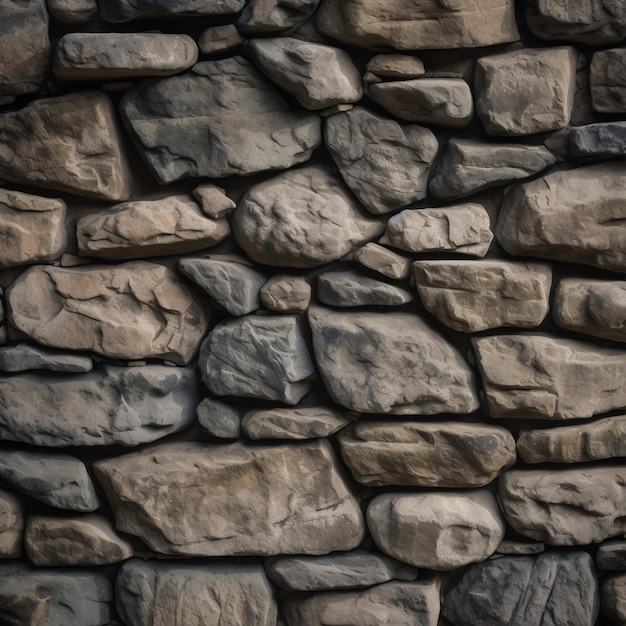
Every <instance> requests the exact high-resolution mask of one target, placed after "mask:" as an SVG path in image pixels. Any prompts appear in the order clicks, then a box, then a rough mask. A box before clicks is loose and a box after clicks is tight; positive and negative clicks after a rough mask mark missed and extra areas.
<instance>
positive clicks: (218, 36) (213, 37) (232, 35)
mask: <svg viewBox="0 0 626 626" xmlns="http://www.w3.org/2000/svg"><path fill="white" fill-rule="evenodd" d="M245 41H246V40H245V39H244V38H243V37H242V36H241V35H240V34H239V31H238V30H237V27H236V26H235V25H234V24H225V25H223V26H211V27H210V28H207V29H206V30H205V31H204V32H203V33H202V35H200V39H198V48H200V52H202V54H226V53H229V52H230V53H233V52H235V51H236V50H239V48H241V46H242V45H243V44H244V43H245Z"/></svg>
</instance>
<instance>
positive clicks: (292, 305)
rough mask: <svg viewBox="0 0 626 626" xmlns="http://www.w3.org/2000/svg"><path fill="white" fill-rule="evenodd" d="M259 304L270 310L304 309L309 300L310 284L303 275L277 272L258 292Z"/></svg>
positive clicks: (280, 311)
mask: <svg viewBox="0 0 626 626" xmlns="http://www.w3.org/2000/svg"><path fill="white" fill-rule="evenodd" d="M259 295H260V298H261V304H263V306H264V307H265V308H266V309H269V310H270V311H277V312H279V313H283V312H286V311H306V310H307V308H308V306H309V302H310V301H311V285H310V284H309V283H308V282H307V280H306V278H305V277H304V276H291V275H289V274H277V275H276V276H272V278H270V279H269V280H268V281H267V282H266V283H265V285H263V287H261V291H260V292H259Z"/></svg>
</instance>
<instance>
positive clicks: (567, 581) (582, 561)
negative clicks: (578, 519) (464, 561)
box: [442, 552, 599, 626]
mask: <svg viewBox="0 0 626 626" xmlns="http://www.w3.org/2000/svg"><path fill="white" fill-rule="evenodd" d="M598 609H599V597H598V579H597V577H596V573H595V571H594V567H593V561H592V560H591V557H590V556H589V555H588V554H587V553H585V552H569V553H567V554H557V553H546V554H541V555H539V556H538V557H534V556H507V557H502V558H499V559H494V560H490V561H485V562H484V563H479V564H478V565H473V566H472V567H471V568H469V569H468V570H467V571H466V572H465V574H464V575H463V577H462V578H461V580H460V581H459V582H458V583H457V584H456V585H455V587H453V589H452V590H451V591H450V592H449V593H448V595H447V596H446V598H445V602H444V605H443V610H442V613H443V615H444V616H445V617H446V619H448V620H449V621H450V622H451V623H452V624H453V626H483V625H484V624H490V625H492V626H509V625H510V624H541V625H542V626H559V625H560V624H570V625H571V626H592V625H593V624H594V623H595V620H596V617H597V615H598Z"/></svg>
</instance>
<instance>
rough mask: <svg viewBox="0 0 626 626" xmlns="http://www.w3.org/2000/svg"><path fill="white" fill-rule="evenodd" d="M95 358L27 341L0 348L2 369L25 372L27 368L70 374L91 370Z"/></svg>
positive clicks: (4, 370) (0, 366)
mask: <svg viewBox="0 0 626 626" xmlns="http://www.w3.org/2000/svg"><path fill="white" fill-rule="evenodd" d="M92 369H93V359H92V358H91V357H89V356H81V355H78V354H70V353H68V352H60V351H56V350H44V349H43V348H38V347H37V346H30V345H28V344H27V343H18V344H14V345H11V346H6V347H4V348H0V371H2V372H11V373H12V372H25V371H27V370H49V371H51V372H66V373H68V374H70V373H72V374H74V373H79V372H89V371H90V370H92Z"/></svg>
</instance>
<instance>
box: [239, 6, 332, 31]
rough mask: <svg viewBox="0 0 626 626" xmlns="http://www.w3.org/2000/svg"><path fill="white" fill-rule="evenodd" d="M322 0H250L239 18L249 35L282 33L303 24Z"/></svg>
mask: <svg viewBox="0 0 626 626" xmlns="http://www.w3.org/2000/svg"><path fill="white" fill-rule="evenodd" d="M319 3H320V0H248V2H247V3H246V6H245V7H244V9H243V11H242V12H241V16H240V17H239V19H238V20H237V26H238V27H239V29H240V30H241V31H242V32H243V33H245V34H247V35H267V34H269V33H280V32H283V31H286V30H291V29H294V28H297V27H298V26H302V24H304V23H305V22H306V21H307V20H308V19H309V18H310V17H311V15H313V12H314V11H315V9H317V6H318V5H319Z"/></svg>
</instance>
